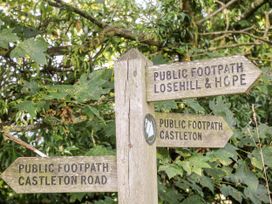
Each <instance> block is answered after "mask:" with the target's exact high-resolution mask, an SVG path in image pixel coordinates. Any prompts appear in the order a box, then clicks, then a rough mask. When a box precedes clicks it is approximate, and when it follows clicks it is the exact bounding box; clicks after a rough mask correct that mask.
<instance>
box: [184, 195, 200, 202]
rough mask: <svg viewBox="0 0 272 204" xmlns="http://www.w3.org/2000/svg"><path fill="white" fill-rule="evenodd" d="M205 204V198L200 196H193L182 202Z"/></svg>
mask: <svg viewBox="0 0 272 204" xmlns="http://www.w3.org/2000/svg"><path fill="white" fill-rule="evenodd" d="M202 203H203V204H205V201H204V200H203V198H201V197H200V196H199V195H192V196H190V197H188V198H186V199H185V200H183V201H182V202H181V204H202Z"/></svg>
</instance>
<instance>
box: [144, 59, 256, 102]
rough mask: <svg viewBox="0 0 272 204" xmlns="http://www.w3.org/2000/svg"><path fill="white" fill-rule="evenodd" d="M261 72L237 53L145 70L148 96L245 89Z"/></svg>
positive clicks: (185, 95) (166, 97)
mask: <svg viewBox="0 0 272 204" xmlns="http://www.w3.org/2000/svg"><path fill="white" fill-rule="evenodd" d="M260 74H261V71H260V70H259V69H258V68H257V67H256V66H255V65H254V64H253V63H251V62H250V61H249V60H248V59H247V58H246V57H244V56H240V55H236V56H231V57H222V58H215V59H210V60H201V61H192V62H185V63H174V64H164V65H157V66H151V67H149V68H148V69H147V72H146V82H147V100H148V101H160V100H169V99H180V98H193V97H204V96H215V95H226V94H234V93H244V92H246V91H247V90H249V88H250V87H251V86H252V84H253V83H254V82H255V81H256V80H257V78H258V77H259V76H260Z"/></svg>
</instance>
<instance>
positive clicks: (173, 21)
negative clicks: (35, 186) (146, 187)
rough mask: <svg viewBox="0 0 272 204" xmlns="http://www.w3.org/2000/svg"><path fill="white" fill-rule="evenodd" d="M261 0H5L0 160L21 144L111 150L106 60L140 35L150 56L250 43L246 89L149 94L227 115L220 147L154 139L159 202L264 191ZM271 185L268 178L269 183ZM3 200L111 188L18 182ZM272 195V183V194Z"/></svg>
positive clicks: (244, 48) (266, 92)
mask: <svg viewBox="0 0 272 204" xmlns="http://www.w3.org/2000/svg"><path fill="white" fill-rule="evenodd" d="M269 2H270V1H268V0H250V1H242V0H221V1H217V0H193V1H190V0H129V1H126V0H114V1H110V0H78V1H68V0H67V1H63V0H2V1H1V2H0V66H1V69H0V131H1V133H0V148H1V151H0V171H1V172H3V171H4V170H5V169H6V168H7V167H8V166H9V165H10V164H11V163H12V162H13V161H14V160H15V159H16V158H18V157H20V156H25V157H27V156H37V155H36V154H35V153H34V152H33V151H31V150H29V149H27V148H25V147H24V145H18V144H16V143H14V142H13V141H12V139H14V137H15V138H19V139H21V140H22V141H25V142H27V143H28V144H30V145H32V146H33V147H35V148H37V149H39V150H40V151H41V152H43V153H45V154H47V155H49V156H57V155H58V156H64V155H66V156H67V155H68V156H70V155H106V154H115V117H114V89H113V84H114V76H113V63H114V60H116V59H117V58H118V57H119V56H120V55H121V54H122V53H124V52H125V51H126V50H128V49H129V48H132V47H137V48H138V49H139V50H140V51H141V52H143V53H144V54H145V56H147V57H148V58H149V59H151V60H152V61H153V63H155V64H160V63H168V62H174V61H191V60H196V59H210V58H213V57H219V56H231V55H235V54H242V55H245V56H246V57H247V58H248V59H250V60H251V61H252V62H253V63H255V64H256V65H257V66H258V67H259V68H260V69H261V70H262V72H263V74H262V76H261V78H260V79H259V80H258V83H257V84H255V85H254V87H252V88H251V90H250V91H249V92H248V93H246V94H241V95H231V96H218V97H207V98H199V99H187V100H175V101H165V102H159V103H156V110H157V111H164V112H169V111H171V112H178V113H194V114H211V115H220V116H223V117H224V118H225V119H226V121H227V122H228V123H229V125H230V126H231V127H232V128H233V130H234V135H233V137H232V138H231V140H230V141H229V143H228V144H227V145H226V147H225V148H222V149H204V148H198V149H192V148H177V149H167V148H160V149H158V154H157V158H158V184H159V189H158V191H159V200H160V203H165V204H167V203H169V204H175V203H182V204H186V203H231V202H232V203H254V204H258V203H269V202H270V203H271V201H269V195H268V193H269V186H270V189H272V182H271V180H272V171H271V169H272V160H271V157H272V146H271V144H272V91H271V90H272V70H271V67H270V66H271V62H272V47H271V45H272V41H271V38H272V32H271V25H270V24H271V22H272V10H271V2H270V3H269ZM267 185H269V186H267ZM0 189H1V191H0V203H57V202H58V203H95V204H106V203H107V204H109V203H117V198H116V197H117V195H116V193H77V194H72V193H69V194H29V195H18V194H15V193H14V192H13V191H12V190H11V189H10V188H9V187H8V186H7V184H6V183H5V182H4V181H3V180H0ZM270 196H271V195H270Z"/></svg>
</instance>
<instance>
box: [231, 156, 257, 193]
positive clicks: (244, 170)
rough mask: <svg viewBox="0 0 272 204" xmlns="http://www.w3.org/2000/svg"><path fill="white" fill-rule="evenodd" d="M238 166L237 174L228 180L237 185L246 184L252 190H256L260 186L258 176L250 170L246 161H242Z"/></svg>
mask: <svg viewBox="0 0 272 204" xmlns="http://www.w3.org/2000/svg"><path fill="white" fill-rule="evenodd" d="M238 164H239V166H238V167H237V169H236V172H235V173H234V174H232V175H230V176H227V177H226V179H227V180H230V181H232V182H234V183H236V184H239V183H243V184H246V185H247V186H248V188H250V189H251V190H253V191H254V190H256V189H257V187H258V184H259V181H258V178H257V177H256V175H255V174H254V173H253V172H251V171H250V170H249V168H248V166H247V164H246V162H245V161H240V162H239V163H238Z"/></svg>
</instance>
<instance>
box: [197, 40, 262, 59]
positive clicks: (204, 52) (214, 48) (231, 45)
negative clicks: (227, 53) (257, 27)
mask: <svg viewBox="0 0 272 204" xmlns="http://www.w3.org/2000/svg"><path fill="white" fill-rule="evenodd" d="M262 44H263V43H238V44H230V45H224V46H219V47H211V48H208V49H206V50H203V51H201V52H196V54H194V55H193V57H196V56H200V55H203V54H206V53H207V52H213V51H216V50H221V49H230V48H237V47H243V46H254V45H262Z"/></svg>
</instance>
